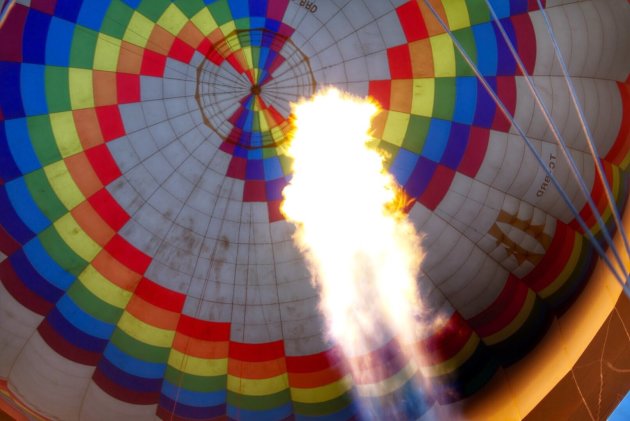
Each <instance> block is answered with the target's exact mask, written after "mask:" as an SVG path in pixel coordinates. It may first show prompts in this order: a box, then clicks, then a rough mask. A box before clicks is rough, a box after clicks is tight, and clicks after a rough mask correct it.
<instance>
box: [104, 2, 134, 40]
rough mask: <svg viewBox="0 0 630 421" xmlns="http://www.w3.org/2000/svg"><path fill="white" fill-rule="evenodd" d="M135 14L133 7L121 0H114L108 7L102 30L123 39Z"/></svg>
mask: <svg viewBox="0 0 630 421" xmlns="http://www.w3.org/2000/svg"><path fill="white" fill-rule="evenodd" d="M132 15H133V9H131V8H130V7H129V6H127V5H126V4H125V3H123V2H122V1H120V0H114V1H112V3H111V4H110V5H109V9H107V14H106V15H105V19H103V24H102V25H101V32H102V33H104V34H106V35H109V36H111V37H114V38H118V39H122V38H123V35H125V31H126V30H127V26H128V25H129V20H130V19H131V16H132Z"/></svg>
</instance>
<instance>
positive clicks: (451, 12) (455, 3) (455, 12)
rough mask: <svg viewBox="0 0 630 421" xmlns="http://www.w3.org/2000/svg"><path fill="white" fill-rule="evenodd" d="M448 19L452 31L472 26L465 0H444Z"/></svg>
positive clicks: (443, 4)
mask: <svg viewBox="0 0 630 421" xmlns="http://www.w3.org/2000/svg"><path fill="white" fill-rule="evenodd" d="M442 6H444V11H445V12H446V19H447V20H448V26H449V28H450V29H451V31H456V30H458V29H462V28H468V27H470V19H469V18H468V7H467V6H466V1H465V0H442Z"/></svg>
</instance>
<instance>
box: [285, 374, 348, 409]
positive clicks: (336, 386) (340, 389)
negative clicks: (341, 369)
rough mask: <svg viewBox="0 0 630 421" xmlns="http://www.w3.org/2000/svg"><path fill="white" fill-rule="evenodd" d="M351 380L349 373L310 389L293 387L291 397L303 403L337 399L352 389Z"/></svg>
mask: <svg viewBox="0 0 630 421" xmlns="http://www.w3.org/2000/svg"><path fill="white" fill-rule="evenodd" d="M351 382H352V381H351V379H350V375H347V376H345V377H344V378H342V379H339V380H337V381H336V382H334V383H330V384H327V385H325V386H320V387H313V388H308V389H303V388H299V387H292V388H291V399H292V400H294V401H295V402H302V403H318V402H326V401H329V400H331V399H335V398H337V397H339V396H341V395H343V394H344V393H346V392H347V391H348V390H350V387H351Z"/></svg>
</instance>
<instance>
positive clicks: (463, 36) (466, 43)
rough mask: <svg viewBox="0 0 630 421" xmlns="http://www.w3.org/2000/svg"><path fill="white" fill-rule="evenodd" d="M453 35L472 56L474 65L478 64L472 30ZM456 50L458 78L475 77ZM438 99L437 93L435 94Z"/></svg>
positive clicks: (460, 31) (457, 32)
mask: <svg viewBox="0 0 630 421" xmlns="http://www.w3.org/2000/svg"><path fill="white" fill-rule="evenodd" d="M453 35H454V36H455V38H456V39H457V41H459V43H460V44H461V46H462V48H463V49H464V51H466V53H467V54H468V55H469V56H470V58H471V59H472V61H473V63H475V64H477V45H476V43H475V36H474V34H473V31H472V30H471V29H470V28H464V29H460V30H457V31H454V32H453ZM453 48H454V49H455V72H456V74H457V75H458V76H474V75H475V73H474V72H473V70H472V69H471V68H470V66H469V65H468V63H466V60H464V58H463V57H462V55H461V53H460V52H459V50H458V49H457V47H453ZM435 96H436V97H437V96H438V95H437V92H436V94H435Z"/></svg>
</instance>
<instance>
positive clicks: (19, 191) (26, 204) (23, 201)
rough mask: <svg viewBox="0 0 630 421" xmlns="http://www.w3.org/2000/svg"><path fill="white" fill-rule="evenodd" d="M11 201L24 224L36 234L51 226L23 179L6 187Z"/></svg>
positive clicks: (11, 182) (9, 183) (14, 181)
mask: <svg viewBox="0 0 630 421" xmlns="http://www.w3.org/2000/svg"><path fill="white" fill-rule="evenodd" d="M4 188H5V189H6V191H7V196H8V197H9V201H10V202H11V205H12V206H13V209H15V212H16V213H17V214H18V215H19V217H20V219H22V222H24V224H26V226H27V227H28V228H29V229H30V230H31V231H32V232H34V233H40V232H42V231H43V230H45V229H46V228H47V227H49V226H50V224H51V222H50V220H49V219H48V218H47V217H46V215H44V214H43V213H42V211H40V210H39V207H38V206H37V204H36V203H35V201H34V200H33V197H32V196H31V192H30V190H29V189H28V186H27V185H26V182H25V181H24V179H23V178H16V179H15V180H12V181H10V182H8V183H7V184H5V185H4Z"/></svg>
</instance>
